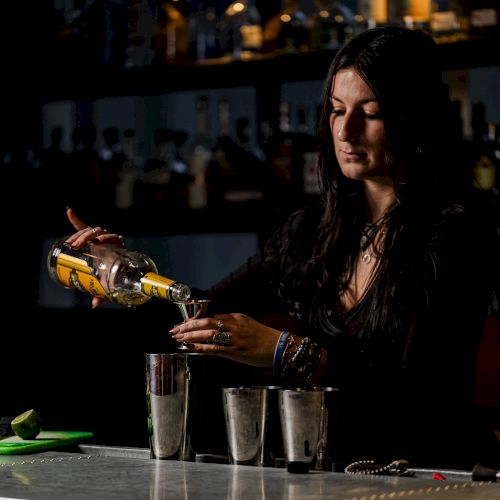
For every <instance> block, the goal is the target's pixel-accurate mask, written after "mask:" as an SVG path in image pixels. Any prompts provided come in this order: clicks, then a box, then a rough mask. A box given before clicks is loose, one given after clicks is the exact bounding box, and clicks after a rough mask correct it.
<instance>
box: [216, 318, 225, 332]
mask: <svg viewBox="0 0 500 500" xmlns="http://www.w3.org/2000/svg"><path fill="white" fill-rule="evenodd" d="M217 331H218V332H222V331H224V323H223V322H222V320H221V319H219V320H218V321H217Z"/></svg>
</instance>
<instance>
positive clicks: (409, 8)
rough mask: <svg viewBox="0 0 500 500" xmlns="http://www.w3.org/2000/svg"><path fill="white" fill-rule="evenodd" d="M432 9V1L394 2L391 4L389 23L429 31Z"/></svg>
mask: <svg viewBox="0 0 500 500" xmlns="http://www.w3.org/2000/svg"><path fill="white" fill-rule="evenodd" d="M431 8H432V2H431V1H430V0H393V1H390V2H389V21H390V23H391V24H397V25H400V26H405V27H406V28H409V29H424V30H429V29H430V20H431Z"/></svg>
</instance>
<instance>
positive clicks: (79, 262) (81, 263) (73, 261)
mask: <svg viewBox="0 0 500 500" xmlns="http://www.w3.org/2000/svg"><path fill="white" fill-rule="evenodd" d="M57 266H65V267H69V268H70V269H76V270H77V271H81V272H83V273H87V274H91V273H92V269H91V268H90V267H89V265H88V264H87V262H86V261H85V260H83V259H79V258H78V257H73V256H72V255H68V254H65V253H60V254H59V255H58V256H57Z"/></svg>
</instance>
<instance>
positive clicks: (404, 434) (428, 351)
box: [210, 210, 500, 469]
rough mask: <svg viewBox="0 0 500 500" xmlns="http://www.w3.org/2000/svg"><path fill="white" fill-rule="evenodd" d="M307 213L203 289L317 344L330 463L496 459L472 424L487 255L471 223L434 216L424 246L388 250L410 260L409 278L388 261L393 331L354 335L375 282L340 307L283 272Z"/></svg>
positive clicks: (312, 221)
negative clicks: (331, 399) (285, 323)
mask: <svg viewBox="0 0 500 500" xmlns="http://www.w3.org/2000/svg"><path fill="white" fill-rule="evenodd" d="M318 217H319V214H318V213H317V212H316V211H310V212H306V211H302V212H297V213H295V214H293V215H292V216H291V217H290V218H289V220H288V221H287V223H286V224H285V225H284V226H283V227H282V228H281V229H280V230H279V231H277V232H276V233H275V234H274V235H273V236H272V237H271V238H270V239H269V240H268V241H267V242H266V243H265V245H264V246H263V248H262V250H261V251H260V252H259V253H258V254H256V255H255V256H254V257H252V258H250V259H249V260H248V262H247V263H246V264H245V265H243V266H241V267H240V268H239V269H237V270H236V271H235V272H234V273H232V274H231V275H230V276H228V277H227V278H226V279H225V280H224V281H223V282H221V283H219V284H217V285H216V286H214V287H213V288H212V289H211V290H210V294H211V296H212V298H214V299H215V301H216V304H218V305H219V307H220V308H221V309H223V310H224V311H226V312H245V313H247V314H249V315H251V316H253V317H256V318H260V317H263V316H264V315H265V314H266V313H269V312H282V313H284V314H287V315H288V317H289V318H290V319H291V320H292V322H293V328H294V331H295V332H296V333H297V334H298V335H300V336H310V337H312V338H313V340H316V341H317V342H319V343H320V344H322V345H323V346H324V347H325V348H327V350H328V356H329V358H328V371H327V376H326V378H325V381H324V384H323V385H330V386H333V387H336V388H338V389H339V391H337V392H336V393H335V394H336V402H335V405H334V410H333V414H332V415H330V418H331V429H330V430H329V435H330V440H329V441H330V450H331V454H332V459H333V460H334V461H336V462H340V463H349V462H351V461H355V460H361V459H370V458H372V459H375V460H377V461H379V462H388V461H391V460H394V459H398V458H406V459H408V460H409V461H410V464H411V465H412V466H439V467H448V468H450V467H455V468H468V469H470V468H472V466H473V465H474V463H476V462H478V461H483V462H489V463H492V461H494V460H495V459H498V461H500V450H498V449H497V448H496V445H497V444H498V443H497V442H496V440H495V438H494V436H493V434H492V433H491V434H490V433H488V432H487V431H486V430H484V429H483V427H482V425H481V423H480V422H479V419H478V416H477V415H476V411H475V408H474V401H473V396H474V383H475V376H474V374H475V363H476V355H477V350H478V346H479V342H480V339H481V333H482V330H483V326H484V319H485V315H486V311H487V305H488V300H489V287H488V283H487V281H488V276H487V267H486V266H487V264H488V260H487V259H486V258H485V255H487V252H486V251H485V250H487V249H485V248H484V247H483V246H482V245H483V240H482V239H480V238H481V237H482V236H481V234H482V233H481V231H479V229H478V226H477V225H475V224H474V222H473V221H472V219H471V218H470V216H469V215H468V214H467V213H466V212H465V211H462V210H459V211H456V210H448V211H446V210H445V211H443V212H442V213H441V214H440V215H439V217H438V218H437V219H436V220H435V221H434V222H433V225H432V228H431V230H430V231H429V232H428V233H427V236H426V238H425V241H419V242H418V244H416V245H413V246H412V245H411V244H409V245H407V248H406V249H405V251H404V252H403V253H402V254H401V253H400V254H399V257H398V258H399V260H401V259H403V258H408V259H412V261H413V262H414V265H413V266H412V267H411V272H410V273H408V272H406V273H404V272H403V269H408V267H406V268H405V266H403V265H402V262H398V260H397V259H395V260H394V261H393V262H391V271H390V272H392V273H393V275H394V276H397V275H398V273H399V267H401V277H400V281H401V283H400V284H399V286H397V287H396V288H395V290H397V293H395V295H394V296H391V297H390V300H391V308H392V310H394V314H395V315H397V319H398V324H399V325H400V331H399V332H398V334H397V336H396V337H397V338H394V336H390V335H388V334H387V332H386V331H384V325H383V324H381V325H380V327H379V329H378V330H376V331H375V332H372V334H371V335H369V336H366V335H365V333H364V332H365V328H364V326H365V324H366V322H367V318H368V317H369V315H370V314H371V313H372V311H373V310H374V309H373V308H374V307H375V308H376V307H377V304H376V300H377V294H376V290H377V287H378V286H381V278H380V277H378V278H376V279H375V281H374V282H373V283H372V284H371V286H370V288H369V289H368V290H367V292H366V293H365V295H364V297H363V298H362V299H361V300H360V301H359V303H358V304H356V305H355V306H354V307H353V308H352V309H351V310H350V311H348V312H345V311H343V310H342V308H341V307H339V301H338V300H333V299H332V295H331V294H332V293H334V292H328V291H326V292H325V291H322V292H321V293H320V290H319V288H318V286H319V285H318V284H317V282H316V280H315V278H314V277H313V276H311V275H309V274H308V273H307V272H295V273H292V275H290V273H288V271H289V270H290V268H291V267H293V265H294V264H295V263H296V262H297V259H299V262H302V261H304V262H305V260H306V259H307V258H308V256H310V255H311V252H312V244H313V243H312V242H313V241H314V233H315V231H317V228H318ZM396 280H398V278H397V277H396ZM374 301H375V302H374ZM325 311H326V318H327V319H326V320H325ZM320 317H321V318H322V319H321V321H320V320H318V318H320Z"/></svg>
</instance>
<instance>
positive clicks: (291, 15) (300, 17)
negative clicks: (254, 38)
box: [264, 0, 309, 53]
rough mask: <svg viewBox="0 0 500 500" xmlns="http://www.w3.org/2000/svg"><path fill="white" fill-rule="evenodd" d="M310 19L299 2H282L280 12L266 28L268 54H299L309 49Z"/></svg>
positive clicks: (283, 0) (265, 46)
mask: <svg viewBox="0 0 500 500" xmlns="http://www.w3.org/2000/svg"><path fill="white" fill-rule="evenodd" d="M308 44H309V26H308V18H307V15H306V14H305V12H304V11H302V10H301V8H300V6H299V2H298V0H282V2H281V9H280V11H279V12H278V13H277V14H275V15H274V16H272V17H271V18H270V19H269V20H268V21H267V22H266V24H265V26H264V50H265V51H266V52H285V53H288V52H291V53H293V52H298V51H305V50H307V49H308Z"/></svg>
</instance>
